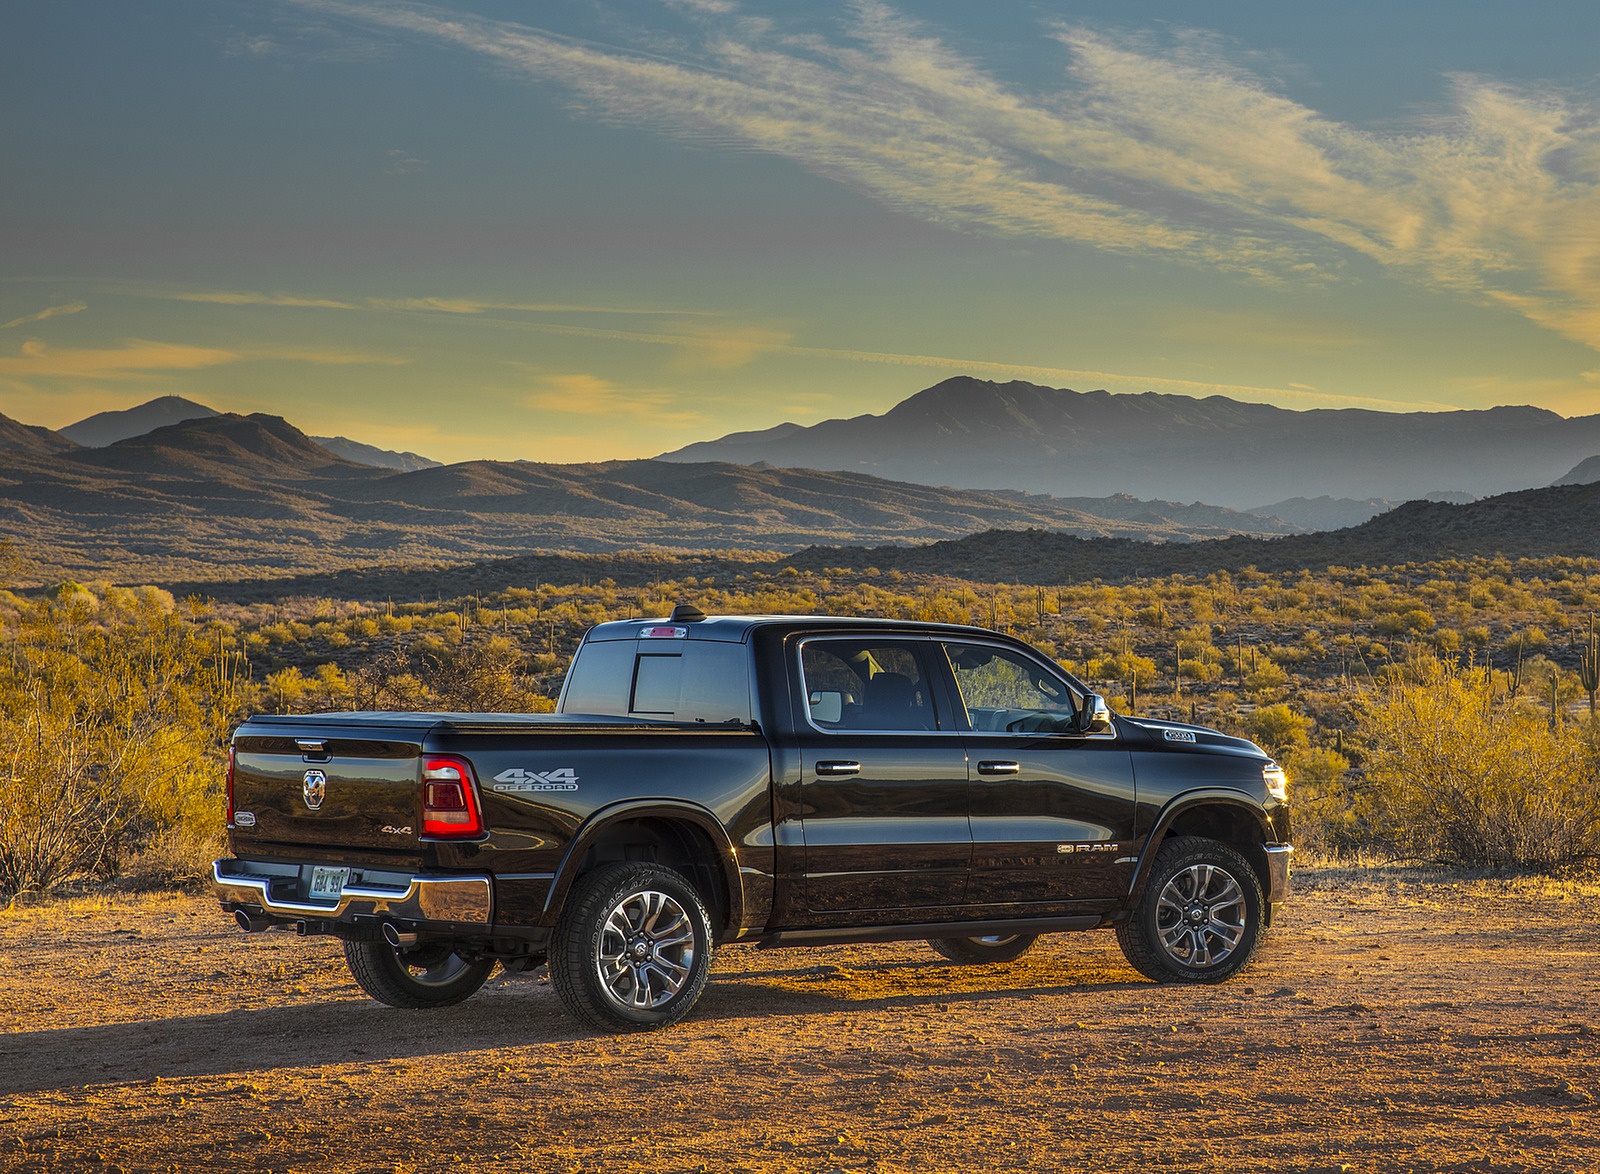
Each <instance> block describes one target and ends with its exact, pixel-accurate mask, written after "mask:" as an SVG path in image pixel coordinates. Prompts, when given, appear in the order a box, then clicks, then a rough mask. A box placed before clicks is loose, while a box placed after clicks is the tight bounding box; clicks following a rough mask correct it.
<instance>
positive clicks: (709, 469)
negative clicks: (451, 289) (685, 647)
mask: <svg viewBox="0 0 1600 1174" xmlns="http://www.w3.org/2000/svg"><path fill="white" fill-rule="evenodd" d="M4 425H11V427H10V428H9V429H7V430H6V432H5V434H6V435H14V436H16V437H18V438H20V439H19V443H21V444H23V445H24V446H25V447H21V448H16V449H13V450H12V451H10V452H9V453H8V456H7V459H6V461H5V462H4V465H3V467H0V534H6V533H8V534H11V535H13V536H15V538H16V539H17V540H18V541H19V542H21V543H22V545H23V546H24V547H25V551H24V553H26V554H27V555H28V556H29V557H30V558H31V559H32V560H33V561H34V563H35V564H36V566H37V567H38V568H39V569H40V572H41V573H42V574H44V575H46V576H51V575H56V576H59V575H96V576H99V575H109V576H111V577H115V578H119V579H124V580H126V579H129V578H132V579H135V580H138V581H152V580H154V579H170V578H176V577H182V578H194V579H206V578H212V579H215V578H226V577H231V576H233V575H256V576H271V575H282V574H285V573H290V572H305V571H314V570H326V569H331V568H336V567H341V566H350V565H354V564H359V563H363V562H373V561H388V562H395V561H401V560H413V561H415V560H440V561H450V562H460V561H463V560H467V559H481V558H490V557H503V556H509V555H515V554H524V553H527V552H529V551H533V550H539V549H561V550H577V551H583V550H588V551H608V550H617V549H622V548H628V547H633V548H640V547H646V548H648V547H659V548H670V549H706V548H719V547H729V546H742V547H749V548H757V549H766V550H779V551H783V550H795V549H799V548H801V547H804V546H807V545H811V544H816V543H819V542H829V543H841V542H845V543H849V542H863V541H865V542H912V541H927V540H932V539H938V538H949V537H957V536H960V535H964V534H970V533H973V532H974V531H981V530H986V529H991V528H994V527H1019V526H1020V527H1036V528H1043V529H1048V530H1051V531H1060V532H1066V533H1073V534H1079V535H1084V536H1115V537H1125V538H1130V539H1138V540H1144V541H1186V540H1194V539H1200V538H1212V537H1218V536H1221V535H1225V534H1232V533H1239V532H1250V533H1265V534H1270V533H1288V532H1291V531H1292V530H1293V529H1294V528H1293V527H1291V526H1289V525H1288V524H1287V523H1284V522H1281V521H1279V520H1277V519H1269V518H1261V517H1257V516H1255V515H1250V514H1239V513H1235V512H1233V511H1230V510H1227V509H1222V508H1219V507H1215V506H1204V505H1193V506H1185V505H1180V504H1177V503H1169V502H1152V501H1139V500H1135V499H1133V498H1126V497H1123V498H1115V499H1112V500H1110V501H1108V502H1071V501H1062V500H1060V499H1056V498H1050V497H1045V496H1039V495H1029V494H1024V493H1020V492H1017V491H972V490H950V489H940V488H935V487H931V486H926V485H916V484H909V483H897V482H891V481H886V480H884V479H882V478H876V477H872V476H869V475H866V474H861V473H839V472H819V471H816V470H806V469H771V468H766V469H757V468H751V467H747V466H739V465H728V464H722V463H715V462H702V463H695V464H683V463H676V462H666V461H650V460H637V461H608V462H600V463H595V464H580V465H548V464H535V463H530V462H521V461H515V462H504V461H466V462H462V463H460V464H455V465H448V466H438V467H433V468H426V469H415V470H409V471H398V470H392V469H383V468H376V467H374V466H372V465H367V464H360V463H357V462H355V461H352V460H349V459H347V458H346V457H343V456H341V455H339V454H338V453H336V452H333V451H330V450H329V449H328V448H327V447H325V446H324V445H321V444H319V443H317V442H316V441H315V440H314V439H313V438H311V437H309V436H307V435H306V434H305V433H303V432H301V431H300V430H299V429H297V428H295V427H294V426H293V425H292V424H290V423H288V422H287V421H286V420H283V419H281V418H279V417H276V416H268V415H260V414H258V415H251V416H240V415H235V414H231V413H217V414H212V415H209V416H201V417H196V418H191V419H186V420H183V421H180V422H178V423H175V424H168V425H165V426H163V427H158V428H156V429H154V430H152V431H150V432H146V433H143V434H141V435H137V436H131V437H128V438H125V439H122V440H117V441H115V442H113V443H110V444H107V445H104V446H101V447H93V448H91V447H86V446H82V445H76V444H73V443H72V442H71V441H70V440H65V439H60V440H57V439H52V437H53V436H56V435H57V434H47V435H41V434H40V432H38V431H35V430H30V429H27V428H25V427H23V426H21V425H15V424H14V422H12V421H8V420H5V419H4V418H3V417H0V426H4ZM60 444H66V445H67V446H69V447H66V448H61V447H59V445H60ZM1083 506H1094V507H1098V508H1100V509H1101V510H1102V511H1103V514H1099V515H1097V514H1094V513H1090V512H1088V510H1086V509H1084V508H1080V507H1083Z"/></svg>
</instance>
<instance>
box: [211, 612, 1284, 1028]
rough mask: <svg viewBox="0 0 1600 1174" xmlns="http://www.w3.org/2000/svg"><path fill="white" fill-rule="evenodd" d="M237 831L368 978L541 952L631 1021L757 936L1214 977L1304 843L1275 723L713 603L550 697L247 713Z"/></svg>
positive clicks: (933, 643) (409, 997)
mask: <svg viewBox="0 0 1600 1174" xmlns="http://www.w3.org/2000/svg"><path fill="white" fill-rule="evenodd" d="M228 835H229V850H230V852H231V855H229V856H227V857H226V858H224V859H221V860H218V861H216V862H215V864H214V866H213V879H214V884H215V888H216V892H217V895H218V897H219V899H220V901H221V903H222V907H223V908H224V909H225V910H227V911H229V912H231V913H232V914H233V915H234V917H235V919H236V920H237V922H238V924H239V925H240V926H241V927H242V928H243V929H245V930H247V931H250V932H257V931H261V930H267V929H272V928H279V929H292V930H294V931H295V932H298V933H300V934H303V935H310V934H327V935H332V936H334V937H336V938H338V939H340V940H341V941H342V943H343V947H344V953H345V957H346V960H347V962H348V965H349V967H350V970H351V972H352V974H353V975H354V977H355V979H356V981H357V982H358V983H359V984H360V985H361V987H362V988H363V989H364V990H365V991H366V992H367V993H368V994H369V995H371V996H372V997H373V998H375V999H378V1000H381V1001H382V1002H385V1003H388V1004H391V1005H393V1006H397V1007H412V1008H422V1007H438V1006H445V1005H449V1004H453V1003H458V1002H460V1001H461V1000H463V999H465V998H467V997H468V996H470V995H471V994H472V993H473V992H475V991H476V990H477V989H478V988H479V987H481V986H482V985H483V983H484V981H485V980H486V979H487V978H488V976H489V974H490V973H491V972H492V970H493V969H494V967H495V966H496V965H500V966H504V967H506V968H507V969H524V968H529V967H533V966H537V965H539V964H541V963H548V965H549V968H550V976H551V981H552V983H553V985H554V987H555V989H556V991H557V992H558V993H559V995H560V997H561V1000H562V1002H563V1004H564V1005H565V1006H566V1007H567V1009H568V1010H569V1011H570V1012H572V1013H573V1014H574V1015H576V1016H577V1017H578V1018H580V1019H582V1020H583V1021H585V1022H587V1023H588V1024H590V1025H592V1026H595V1027H599V1028H602V1029H607V1030H618V1029H635V1028H653V1027H661V1026H664V1025H666V1024H670V1023H673V1022H676V1021H677V1020H679V1019H681V1018H682V1017H683V1016H684V1015H686V1014H687V1013H688V1012H689V1010H690V1009H691V1008H692V1007H693V1005H694V1003H695V1001H696V1000H697V999H698V998H699V996H700V993H701V991H702V990H703V988H704V987H705V984H706V980H707V977H708V974H709V971H710V965H711V957H712V953H713V950H714V949H716V948H718V947H720V946H722V945H726V944H731V943H753V944H755V945H758V946H800V945H818V944H827V943H840V942H863V941H893V940H926V941H927V942H928V943H929V944H930V945H931V946H932V948H933V950H934V951H936V952H937V953H938V954H939V955H942V956H943V957H944V958H946V959H948V960H950V961H953V962H957V963H983V962H999V961H1007V960H1010V959H1013V958H1016V957H1018V956H1019V955H1021V954H1022V953H1023V952H1025V951H1026V950H1028V949H1029V948H1030V947H1031V946H1032V945H1033V944H1034V942H1035V941H1036V940H1037V938H1038V937H1039V935H1041V934H1047V933H1056V932H1060V931H1065V930H1086V929H1095V928H1109V929H1113V930H1114V931H1115V932H1116V934H1117V937H1118V941H1119V942H1120V944H1121V946H1122V949H1123V952H1124V953H1125V955H1126V957H1127V959H1128V961H1129V962H1130V963H1131V964H1132V965H1133V966H1134V967H1135V968H1136V969H1137V970H1138V971H1139V972H1140V973H1142V974H1144V975H1145V976H1147V977H1149V978H1151V979H1154V980H1157V981H1163V982H1171V981H1181V982H1220V981H1222V980H1224V979H1227V978H1229V977H1231V976H1232V975H1234V974H1236V973H1237V972H1238V971H1239V970H1240V969H1241V968H1242V967H1243V966H1244V965H1245V964H1246V963H1247V962H1248V961H1249V960H1250V958H1251V957H1252V955H1253V954H1254V953H1255V951H1256V948H1257V945H1258V943H1259V942H1260V940H1261V935H1262V932H1263V930H1264V928H1265V927H1266V926H1267V925H1269V924H1270V923H1271V922H1272V920H1273V918H1274V917H1275V916H1276V914H1277V911H1278V909H1279V907H1280V905H1281V903H1282V902H1283V901H1284V899H1285V897H1286V896H1287V893H1288V887H1289V856H1290V853H1291V851H1292V849H1291V848H1290V813H1289V805H1288V802H1287V796H1286V782H1285V778H1284V774H1283V771H1282V770H1281V769H1279V767H1278V766H1277V765H1276V764H1275V763H1274V762H1273V761H1272V760H1271V759H1270V758H1269V757H1268V756H1267V755H1266V754H1265V753H1263V752H1262V751H1261V750H1260V749H1259V748H1257V747H1256V746H1255V745H1253V744H1252V743H1250V742H1247V741H1244V740H1242V739H1239V738H1233V737H1229V736H1227V735H1225V734H1221V733H1218V732H1217V731H1215V730H1210V729H1205V728H1202V727H1199V726H1193V725H1181V724H1178V723H1174V722H1166V721H1156V720H1152V719H1148V718H1135V717H1130V716H1124V715H1119V714H1115V713H1113V712H1111V710H1110V708H1109V707H1108V706H1107V704H1106V702H1105V701H1104V699H1102V698H1101V697H1099V696H1098V695H1096V694H1095V693H1094V692H1093V691H1092V690H1091V689H1090V688H1088V687H1087V686H1086V685H1085V684H1084V683H1083V682H1081V681H1079V680H1077V679H1076V678H1074V677H1073V676H1072V675H1071V674H1069V673H1067V672H1065V671H1063V670H1062V668H1061V667H1060V666H1059V665H1057V664H1056V663H1055V662H1054V661H1052V660H1051V659H1050V658H1048V657H1046V656H1044V655H1042V654H1040V653H1038V652H1037V651H1035V650H1034V649H1032V648H1030V647H1029V646H1028V645H1027V644H1025V643H1023V642H1021V641H1019V640H1016V639H1013V638H1011V637H1009V636H1006V635H1002V634H1000V633H996V632H991V631H987V630H984V629H981V628H975V627H965V626H958V625H944V624H928V623H915V622H903V621H895V620H872V619H860V618H834V617H826V616H725V617H716V618H712V617H707V616H704V615H703V614H702V613H700V612H699V611H698V610H697V609H694V608H692V607H689V606H680V607H679V608H677V609H676V610H675V611H674V612H673V614H672V615H671V616H670V617H668V618H664V619H645V620H622V621H615V622H612V623H605V624H600V625H598V626H597V627H595V628H593V629H591V630H590V631H589V632H588V634H587V635H586V636H585V637H584V640H583V642H582V644H581V645H580V647H579V648H578V651H577V653H576V655H575V656H574V659H573V662H572V665H571V668H570V669H569V670H568V673H567V676H566V680H565V683H564V685H563V687H562V690H561V696H560V699H559V702H558V705H557V711H556V712H555V713H553V714H542V715H523V714H488V713H471V714H468V713H326V714H317V715H312V716H259V717H254V718H251V719H250V720H248V721H247V722H245V723H244V724H243V725H241V726H240V727H239V729H238V730H237V731H236V732H235V734H234V737H233V742H232V747H231V751H230V766H229V775H228Z"/></svg>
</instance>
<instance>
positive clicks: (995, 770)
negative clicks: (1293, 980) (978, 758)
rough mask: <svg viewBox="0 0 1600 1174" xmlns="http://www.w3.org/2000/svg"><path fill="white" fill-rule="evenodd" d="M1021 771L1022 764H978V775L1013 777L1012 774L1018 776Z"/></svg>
mask: <svg viewBox="0 0 1600 1174" xmlns="http://www.w3.org/2000/svg"><path fill="white" fill-rule="evenodd" d="M1021 771H1022V764H1021V763H1020V762H980V763H978V773H979V774H981V775H1014V774H1020V773H1021Z"/></svg>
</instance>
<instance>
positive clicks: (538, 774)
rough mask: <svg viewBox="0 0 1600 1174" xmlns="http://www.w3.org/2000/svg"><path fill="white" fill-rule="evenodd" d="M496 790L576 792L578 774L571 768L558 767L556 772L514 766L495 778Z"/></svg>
mask: <svg viewBox="0 0 1600 1174" xmlns="http://www.w3.org/2000/svg"><path fill="white" fill-rule="evenodd" d="M494 789H495V790H496V791H512V792H519V793H520V792H529V791H576V790H577V789H578V772H577V771H575V770H573V769H572V767H570V766H562V767H557V768H556V769H555V770H545V771H539V770H527V769H524V768H523V767H520V766H513V767H511V768H510V769H509V770H503V771H501V772H500V773H499V774H497V775H495V776H494Z"/></svg>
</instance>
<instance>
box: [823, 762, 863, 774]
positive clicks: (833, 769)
mask: <svg viewBox="0 0 1600 1174" xmlns="http://www.w3.org/2000/svg"><path fill="white" fill-rule="evenodd" d="M860 773H861V764H860V763H859V762H819V763H817V774H818V775H858V774H860Z"/></svg>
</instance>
